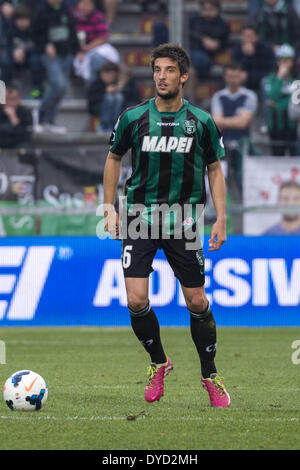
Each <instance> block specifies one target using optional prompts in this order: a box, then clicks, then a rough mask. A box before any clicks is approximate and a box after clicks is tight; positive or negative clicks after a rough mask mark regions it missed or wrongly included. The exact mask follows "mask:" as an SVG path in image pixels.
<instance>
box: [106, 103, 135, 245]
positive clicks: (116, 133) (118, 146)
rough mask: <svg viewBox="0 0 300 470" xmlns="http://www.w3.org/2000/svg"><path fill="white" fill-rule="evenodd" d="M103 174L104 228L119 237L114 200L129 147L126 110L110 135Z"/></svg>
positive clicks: (129, 137)
mask: <svg viewBox="0 0 300 470" xmlns="http://www.w3.org/2000/svg"><path fill="white" fill-rule="evenodd" d="M109 143H110V150H109V152H108V155H107V158H106V162H105V167H104V175H103V189H104V217H105V229H106V230H107V231H109V233H110V234H111V236H112V238H114V239H116V240H118V239H119V216H118V214H117V213H116V211H115V209H114V202H115V197H116V192H117V187H118V182H119V179H120V173H121V165H122V157H123V155H124V154H125V153H126V152H127V150H128V149H129V148H130V147H131V132H130V131H129V126H128V116H127V113H126V111H125V112H123V113H122V114H121V116H120V117H119V119H118V121H117V122H116V125H115V127H114V130H113V132H112V134H111V137H110V142H109Z"/></svg>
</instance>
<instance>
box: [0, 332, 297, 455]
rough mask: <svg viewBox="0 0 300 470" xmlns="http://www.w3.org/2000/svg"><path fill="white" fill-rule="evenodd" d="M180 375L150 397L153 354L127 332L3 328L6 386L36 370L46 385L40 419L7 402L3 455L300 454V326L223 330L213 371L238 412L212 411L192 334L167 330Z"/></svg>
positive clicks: (0, 411)
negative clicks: (299, 349) (297, 358)
mask: <svg viewBox="0 0 300 470" xmlns="http://www.w3.org/2000/svg"><path fill="white" fill-rule="evenodd" d="M161 334H162V338H163V343H164V346H165V349H166V352H167V353H168V354H169V355H170V357H171V358H172V360H173V363H174V371H173V372H172V373H171V374H170V375H169V376H168V377H167V378H166V381H165V395H164V397H163V398H162V399H161V400H160V402H156V403H152V404H150V403H146V402H145V400H144V385H145V379H146V369H147V365H148V363H149V360H148V356H147V354H146V353H145V352H144V350H143V348H142V346H141V345H140V344H139V343H138V341H137V339H136V338H135V336H134V334H133V332H132V331H131V329H129V328H3V329H1V330H0V339H1V340H3V341H5V343H6V364H3V365H0V383H1V384H2V386H3V384H4V382H5V380H6V379H7V378H8V377H9V376H10V375H11V374H12V373H13V372H15V371H17V370H20V369H32V370H34V371H35V372H38V373H40V374H41V375H42V376H43V377H44V378H45V380H46V382H47V384H48V387H49V396H48V401H47V403H46V405H45V407H44V408H42V410H40V411H38V412H29V413H28V412H17V411H10V410H9V408H8V407H7V406H6V404H5V402H4V401H3V399H1V401H0V449H105V450H116V449H120V450H125V449H129V450H133V449H134V450H137V449H144V450H195V449H197V450H201V449H299V448H300V433H299V422H300V394H299V391H300V385H299V372H300V364H299V365H295V364H294V363H293V362H292V354H293V352H294V350H293V349H292V343H293V342H294V341H295V340H300V329H299V328H269V329H267V328H266V329H263V328H262V329H256V328H253V329H252V328H219V329H218V352H217V358H216V364H217V368H218V371H219V373H220V375H222V376H224V383H225V385H226V388H227V389H228V391H229V393H230V395H231V399H232V405H231V407H230V408H228V409H214V408H211V407H210V405H209V400H208V395H207V392H206V391H205V390H204V389H203V388H202V387H201V385H200V366H199V359H198V357H197V355H196V349H195V347H194V344H193V343H192V340H191V337H190V332H189V329H188V328H162V329H161Z"/></svg>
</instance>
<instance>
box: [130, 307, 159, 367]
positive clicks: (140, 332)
mask: <svg viewBox="0 0 300 470" xmlns="http://www.w3.org/2000/svg"><path fill="white" fill-rule="evenodd" d="M129 312H130V318H131V326H132V329H133V331H134V333H135V335H136V336H137V338H138V339H139V340H140V342H141V343H142V345H143V346H144V348H145V349H146V351H147V352H148V353H149V354H150V357H151V361H152V362H154V363H155V364H163V363H165V362H166V361H167V358H166V355H165V353H164V350H163V347H162V344H161V340H160V328H159V323H158V320H157V318H156V315H155V313H154V312H153V310H152V308H151V305H150V304H148V305H147V307H145V308H143V309H142V310H139V311H138V312H134V311H133V310H131V309H129Z"/></svg>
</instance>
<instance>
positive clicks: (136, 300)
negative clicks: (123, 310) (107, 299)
mask: <svg viewBox="0 0 300 470" xmlns="http://www.w3.org/2000/svg"><path fill="white" fill-rule="evenodd" d="M127 301H128V308H129V309H130V310H132V311H134V312H139V311H140V310H142V309H143V308H145V307H146V306H147V305H148V303H149V300H148V298H147V297H143V296H139V295H136V294H128V296H127Z"/></svg>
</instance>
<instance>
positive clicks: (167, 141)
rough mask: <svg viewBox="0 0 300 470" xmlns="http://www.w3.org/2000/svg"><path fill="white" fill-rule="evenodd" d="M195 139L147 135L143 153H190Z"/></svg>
mask: <svg viewBox="0 0 300 470" xmlns="http://www.w3.org/2000/svg"><path fill="white" fill-rule="evenodd" d="M193 140H194V137H174V136H171V137H167V136H162V137H158V136H157V135H155V136H153V137H150V136H149V135H145V136H144V138H143V143H142V152H173V151H175V152H178V153H189V151H190V150H191V147H192V143H193Z"/></svg>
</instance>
